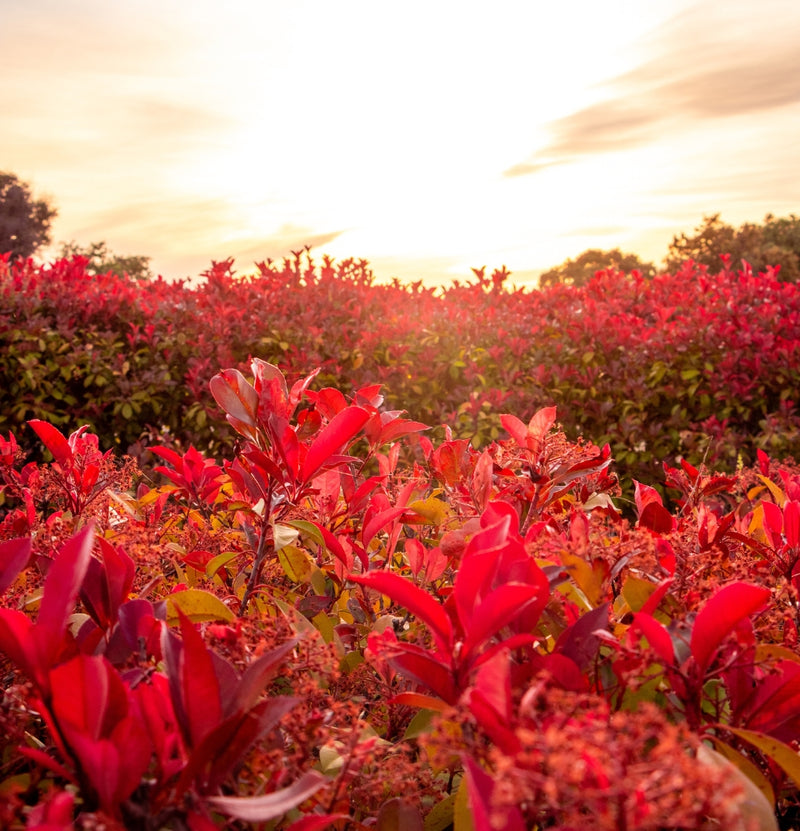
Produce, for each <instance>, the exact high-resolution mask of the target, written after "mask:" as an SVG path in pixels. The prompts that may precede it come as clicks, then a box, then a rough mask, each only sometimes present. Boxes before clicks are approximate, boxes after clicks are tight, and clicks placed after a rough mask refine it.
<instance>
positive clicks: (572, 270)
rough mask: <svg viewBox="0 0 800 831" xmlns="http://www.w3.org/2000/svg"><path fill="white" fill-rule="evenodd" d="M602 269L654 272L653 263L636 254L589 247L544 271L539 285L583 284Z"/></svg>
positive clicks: (652, 273) (644, 274)
mask: <svg viewBox="0 0 800 831" xmlns="http://www.w3.org/2000/svg"><path fill="white" fill-rule="evenodd" d="M604 269H611V270H614V271H624V272H625V273H626V274H630V272H631V271H634V270H636V271H640V272H641V273H642V276H644V277H647V278H650V277H653V276H654V275H655V273H656V267H655V265H653V263H646V262H643V261H642V260H640V259H639V258H638V257H637V256H636V254H626V253H623V252H622V251H620V250H619V248H613V249H611V250H610V251H603V250H601V249H599V248H590V249H589V250H588V251H584V252H583V254H581V255H580V256H579V257H576V258H575V259H574V260H565V261H564V262H563V263H562V264H561V265H558V266H556V267H555V268H551V269H550V270H549V271H545V272H544V274H542V275H541V276H540V277H539V286H540V287H541V286H552V285H554V284H556V283H564V284H566V285H571V286H583V285H585V284H586V283H588V282H589V280H591V279H592V277H594V275H595V273H596V272H598V271H602V270H604Z"/></svg>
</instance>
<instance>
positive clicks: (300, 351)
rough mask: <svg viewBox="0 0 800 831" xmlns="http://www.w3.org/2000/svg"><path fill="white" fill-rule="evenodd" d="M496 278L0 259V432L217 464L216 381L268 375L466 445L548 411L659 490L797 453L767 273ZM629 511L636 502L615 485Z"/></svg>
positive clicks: (796, 331)
mask: <svg viewBox="0 0 800 831" xmlns="http://www.w3.org/2000/svg"><path fill="white" fill-rule="evenodd" d="M507 276H508V275H507V272H505V271H503V270H498V271H496V272H495V273H494V274H492V275H487V274H485V273H484V271H483V270H480V269H479V270H477V271H476V272H475V278H476V279H475V280H472V281H470V282H467V283H457V284H454V285H453V286H450V287H447V288H446V289H439V290H434V289H430V288H426V287H424V286H422V285H421V284H416V285H410V286H408V285H401V284H399V283H396V282H395V283H391V284H388V285H381V284H378V283H377V282H376V281H375V279H374V277H373V275H372V273H371V272H370V270H369V268H368V266H367V264H366V263H363V262H355V261H348V260H345V261H343V262H340V263H333V262H332V261H330V260H327V259H325V260H323V261H322V262H321V263H319V264H317V263H315V262H313V260H312V259H311V258H310V257H306V256H302V255H298V256H297V257H295V258H293V259H289V260H287V261H284V262H282V263H261V264H259V271H258V273H257V274H256V275H251V276H244V277H239V276H238V275H236V274H235V273H234V271H233V266H232V262H231V261H225V262H221V263H216V264H214V265H213V266H212V267H211V268H210V269H209V270H208V271H207V272H206V273H205V275H204V280H203V281H202V282H200V283H199V284H197V285H191V286H190V285H187V284H186V283H184V282H176V283H168V282H166V281H164V280H161V279H154V280H146V281H142V280H133V279H130V278H126V277H119V276H117V275H115V274H112V273H96V274H90V273H88V271H87V267H86V262H85V260H84V259H82V258H80V257H76V258H73V259H71V260H58V261H56V262H54V263H52V264H50V265H46V266H36V265H35V264H33V263H32V262H28V261H20V262H17V263H13V264H11V263H8V262H0V343H1V344H2V348H0V399H1V400H2V402H3V406H2V407H0V432H3V433H6V432H7V431H9V430H17V431H18V430H20V429H24V425H25V423H26V421H27V420H29V419H32V418H36V419H42V420H46V421H50V422H52V423H53V424H55V425H56V426H59V427H68V426H69V425H71V424H75V423H86V424H88V425H89V427H90V430H91V432H94V433H96V434H97V435H98V436H99V437H100V441H101V445H102V446H106V447H115V448H117V449H119V450H121V451H122V452H126V451H127V452H130V453H132V454H133V455H135V456H136V458H137V460H138V461H139V462H140V463H142V464H144V465H145V466H146V467H150V466H152V464H154V459H153V456H152V454H151V453H150V452H148V451H146V450H145V448H146V446H147V445H169V446H172V445H173V444H174V443H177V445H178V446H179V447H181V448H183V449H184V450H185V449H186V448H188V447H189V446H194V447H196V448H198V449H199V450H200V451H202V452H204V453H208V452H210V453H212V454H215V455H219V456H226V457H230V455H231V453H232V452H233V438H234V432H233V431H232V430H231V429H230V428H229V427H228V425H226V424H225V423H220V421H219V420H218V413H219V410H218V408H217V405H216V403H215V401H214V399H213V396H212V395H211V393H210V389H209V386H208V384H209V381H210V379H211V377H212V375H213V374H214V371H215V368H216V367H219V366H226V367H232V368H236V369H238V370H239V371H240V372H247V371H248V365H249V362H250V358H251V357H252V356H253V355H259V356H262V357H263V358H264V359H265V360H267V361H269V362H270V363H272V364H274V365H276V366H279V367H280V368H281V370H282V371H283V372H284V373H285V374H286V375H287V376H288V377H291V378H297V377H300V376H302V375H304V374H305V373H306V371H307V368H308V367H309V366H315V367H319V368H320V373H319V376H318V378H317V383H320V384H323V385H328V386H336V387H338V388H340V389H341V390H343V391H344V392H345V393H352V392H353V391H355V390H358V389H360V388H362V387H365V386H368V385H369V384H372V383H380V384H381V385H382V389H383V395H384V397H385V399H386V406H387V407H389V408H390V409H401V408H403V409H405V410H407V411H408V417H409V418H411V419H412V420H415V421H420V422H423V423H426V424H430V425H432V427H433V428H434V435H435V436H437V437H439V438H441V437H442V436H443V434H444V433H443V427H442V425H447V428H448V429H450V430H451V431H452V433H453V436H454V437H455V438H463V439H468V440H469V441H470V442H471V443H472V444H473V446H475V447H481V446H484V445H486V444H487V443H488V442H489V441H491V440H493V439H497V438H500V437H501V436H503V435H504V434H505V427H504V426H503V424H502V423H501V422H500V419H499V415H498V413H500V412H503V411H512V412H515V413H518V414H519V417H521V418H523V419H524V420H527V419H529V418H530V417H531V415H532V414H533V413H534V412H536V411H537V410H539V409H541V408H544V407H549V406H552V405H556V406H558V408H559V414H560V416H559V417H560V420H561V424H562V426H563V428H564V430H565V433H566V434H567V435H568V436H569V437H570V439H572V440H573V441H574V440H577V439H578V438H579V437H580V436H581V435H584V436H587V437H591V438H593V439H594V440H596V441H598V442H600V443H601V444H603V443H606V442H608V443H609V444H610V445H611V450H612V453H613V455H614V458H615V463H616V466H617V470H618V471H619V472H620V474H621V476H622V478H623V480H624V481H625V482H626V483H628V482H630V481H631V480H632V479H637V480H638V481H641V482H643V483H645V484H649V485H652V486H656V487H661V482H660V462H662V461H666V462H668V463H669V464H671V465H672V466H674V465H676V464H677V460H678V458H679V457H683V458H686V459H687V460H688V461H690V462H691V463H692V464H694V465H699V464H701V463H702V462H703V461H704V460H705V461H706V462H707V463H709V464H713V465H714V466H716V467H719V468H720V469H722V470H725V471H728V472H733V471H735V470H736V468H737V466H738V465H739V464H744V465H750V464H753V463H755V460H756V453H757V451H758V450H759V449H763V450H766V451H767V452H769V453H770V455H772V456H774V457H775V458H779V459H780V458H782V457H784V456H794V457H798V456H800V415H799V414H798V409H797V399H796V396H795V395H794V393H793V391H794V390H797V389H798V388H800V360H798V349H800V294H798V289H797V288H796V286H795V285H794V284H790V283H782V282H779V281H778V280H777V279H776V275H775V272H774V271H773V270H770V269H768V270H767V271H765V272H764V273H761V274H756V273H755V272H753V271H752V270H751V269H749V268H740V269H738V270H735V269H733V268H730V267H725V268H723V269H722V270H721V271H718V272H711V271H709V270H707V269H705V268H704V267H701V266H696V265H686V266H684V267H682V268H681V269H680V270H679V271H677V272H675V273H673V274H662V275H658V276H656V277H654V278H652V279H650V280H645V279H644V278H643V277H641V276H638V277H637V276H636V275H631V276H630V277H629V278H627V279H624V280H620V279H619V277H618V275H616V274H613V273H607V272H603V273H601V274H599V275H597V276H595V277H594V278H592V280H591V281H590V282H589V283H588V284H587V285H585V286H582V287H574V286H565V285H561V284H559V285H555V286H552V287H550V288H547V289H544V290H541V291H531V290H524V289H514V288H512V287H509V286H508V279H507ZM625 488H626V497H627V499H629V500H631V502H629V503H627V504H631V505H632V499H633V492H632V490H631V487H630V486H629V485H628V484H626V485H625Z"/></svg>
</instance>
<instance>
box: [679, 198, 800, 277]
mask: <svg viewBox="0 0 800 831" xmlns="http://www.w3.org/2000/svg"><path fill="white" fill-rule="evenodd" d="M725 254H729V255H730V257H731V264H732V265H733V266H734V267H738V266H739V265H740V264H741V262H742V260H744V261H746V262H747V263H749V264H750V266H751V267H752V269H753V271H765V270H766V268H767V266H776V265H779V266H780V267H781V268H780V271H779V279H781V280H783V281H788V282H797V281H798V280H800V217H797V216H795V215H794V214H791V215H790V216H788V217H784V218H780V219H776V218H775V217H774V216H773V215H772V214H767V215H766V217H765V218H764V224H763V225H756V224H754V223H752V222H745V223H744V224H743V225H740V226H739V228H734V227H733V226H732V225H728V224H727V223H725V222H723V221H722V220H721V219H720V215H719V214H713V215H711V216H705V217H703V222H702V223H701V224H700V225H699V226H698V227H697V228H695V230H694V234H693V235H692V236H688V235H687V234H681V235H680V236H676V237H673V238H672V243H671V244H670V246H669V253H668V255H667V257H666V259H665V261H664V265H665V267H666V269H667V270H668V271H675V270H677V269H678V268H680V266H681V265H682V264H683V263H684V262H685V261H686V260H689V259H691V260H694V262H696V263H698V264H699V265H704V266H706V267H707V268H708V269H709V270H710V271H712V272H715V271H718V270H719V269H720V268H721V267H722V262H721V257H722V256H723V255H725Z"/></svg>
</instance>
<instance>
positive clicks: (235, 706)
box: [225, 638, 297, 713]
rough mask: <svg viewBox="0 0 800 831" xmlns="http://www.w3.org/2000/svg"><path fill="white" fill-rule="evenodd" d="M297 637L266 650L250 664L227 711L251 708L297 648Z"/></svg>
mask: <svg viewBox="0 0 800 831" xmlns="http://www.w3.org/2000/svg"><path fill="white" fill-rule="evenodd" d="M296 645H297V639H296V638H292V640H290V641H287V642H286V643H284V644H281V646H279V647H276V648H275V649H271V650H270V651H269V652H265V653H264V654H263V655H261V656H260V657H259V658H258V660H256V661H253V663H252V664H248V666H247V669H246V670H245V671H244V673H243V674H242V677H241V680H240V681H239V684H238V686H237V688H236V695H235V697H234V698H233V699H232V701H231V704H230V706H226V708H225V712H226V713H232V712H234V711H235V710H241V711H242V712H244V711H245V710H249V709H250V708H251V707H252V706H253V705H254V704H255V703H256V701H257V700H258V697H259V696H260V695H261V693H262V692H263V691H264V687H265V686H266V685H267V684H268V683H269V681H270V680H271V679H272V678H274V677H275V675H276V673H277V672H278V671H279V670H280V668H281V665H282V664H283V660H284V658H286V656H287V655H288V654H289V653H290V652H291V651H292V650H293V649H294V648H295V646H296Z"/></svg>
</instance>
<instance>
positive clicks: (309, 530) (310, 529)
mask: <svg viewBox="0 0 800 831" xmlns="http://www.w3.org/2000/svg"><path fill="white" fill-rule="evenodd" d="M285 524H286V525H290V526H291V527H292V528H296V529H297V530H298V531H300V532H301V533H302V534H306V535H307V536H309V537H311V539H312V540H314V542H315V543H316V544H317V545H319V546H321V547H322V548H325V539H324V537H323V536H322V532H321V531H320V530H319V528H317V526H316V525H314V523H313V522H309V521H308V520H306V519H290V520H288V521H287V522H286V523H285Z"/></svg>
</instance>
